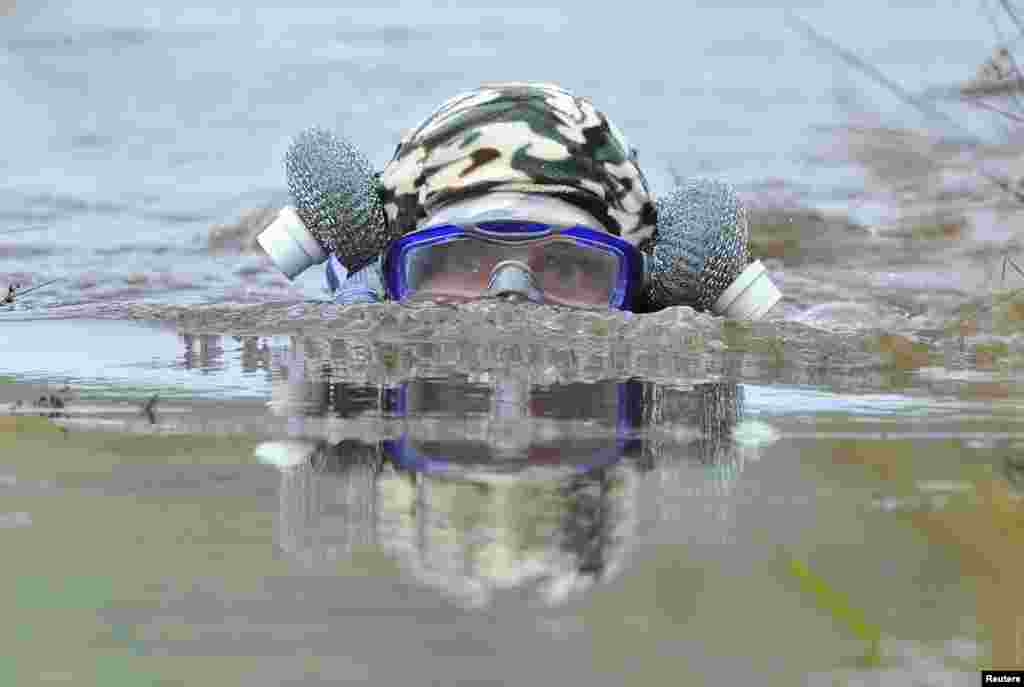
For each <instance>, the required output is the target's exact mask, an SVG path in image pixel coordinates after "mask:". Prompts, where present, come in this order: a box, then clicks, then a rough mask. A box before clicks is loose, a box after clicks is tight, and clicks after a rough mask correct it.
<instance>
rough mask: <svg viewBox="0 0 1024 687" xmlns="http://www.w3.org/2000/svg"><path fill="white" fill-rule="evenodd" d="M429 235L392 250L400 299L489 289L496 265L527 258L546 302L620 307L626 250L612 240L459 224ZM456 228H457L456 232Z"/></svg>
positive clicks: (473, 294)
mask: <svg viewBox="0 0 1024 687" xmlns="http://www.w3.org/2000/svg"><path fill="white" fill-rule="evenodd" d="M452 229H453V231H452V233H451V234H450V235H439V236H435V237H433V238H428V237H425V239H426V240H422V242H420V243H414V244H413V245H407V246H405V247H404V248H398V250H397V251H396V252H394V253H393V255H394V256H395V257H394V258H393V259H394V261H395V262H396V263H397V266H398V273H395V274H394V278H395V279H396V280H397V281H396V282H395V284H394V285H393V287H392V288H393V291H394V292H396V293H401V294H402V295H401V298H402V299H409V298H411V299H438V300H459V301H462V300H471V299H476V298H480V297H483V296H486V295H487V292H488V288H489V285H490V282H491V279H492V277H493V276H494V270H495V268H496V267H497V266H498V265H499V264H500V263H502V262H506V261H515V262H519V263H523V264H524V265H525V266H526V267H528V268H529V270H530V272H531V273H532V282H533V283H534V284H535V286H536V288H537V289H538V291H539V293H540V294H541V296H542V298H543V300H544V301H546V302H550V303H555V304H559V305H566V306H570V307H578V308H606V307H608V306H610V305H611V306H613V307H622V306H623V304H621V303H618V302H613V300H614V299H613V294H617V293H619V289H618V287H619V281H620V278H621V276H622V270H624V269H627V268H626V264H628V263H626V256H625V255H622V254H620V252H621V250H620V249H617V248H616V247H614V246H610V245H604V244H602V243H601V242H599V241H589V240H584V239H582V238H578V237H574V236H567V235H560V234H555V235H548V236H544V237H542V238H537V239H532V240H511V239H510V240H503V239H495V238H494V237H492V236H481V235H479V234H476V233H473V232H469V231H465V230H461V231H460V230H458V229H455V228H454V227H453V228H452ZM456 232H458V233H456Z"/></svg>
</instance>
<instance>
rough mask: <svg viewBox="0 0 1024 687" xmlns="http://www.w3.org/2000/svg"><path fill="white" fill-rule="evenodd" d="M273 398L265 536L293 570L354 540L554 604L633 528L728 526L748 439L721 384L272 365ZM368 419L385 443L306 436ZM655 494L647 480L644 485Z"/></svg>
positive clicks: (584, 582)
mask: <svg viewBox="0 0 1024 687" xmlns="http://www.w3.org/2000/svg"><path fill="white" fill-rule="evenodd" d="M282 362H283V364H284V365H285V366H286V367H287V368H288V374H287V378H286V379H284V380H282V381H280V382H279V383H278V385H277V386H276V387H275V400H274V404H275V407H276V408H277V410H278V411H279V412H287V413H289V414H291V413H295V412H296V411H298V412H299V413H301V415H296V416H294V418H293V419H294V422H291V423H290V425H289V427H290V433H291V434H292V436H291V437H290V438H288V439H284V440H279V441H274V442H267V443H264V444H262V445H261V446H260V447H259V448H258V450H257V454H258V456H259V458H260V459H261V460H262V461H263V462H268V463H273V464H275V465H277V466H278V467H279V468H281V488H280V513H279V522H278V527H277V543H278V546H279V547H280V548H281V549H282V550H283V551H284V552H285V553H286V554H287V555H289V556H290V557H292V558H293V559H295V560H297V561H300V562H302V563H303V564H304V565H307V566H316V565H319V564H323V563H330V562H333V561H337V560H339V559H341V558H344V557H345V556H347V555H349V554H350V553H351V552H352V551H353V550H354V549H357V548H359V547H363V546H376V547H380V548H381V549H382V550H384V551H387V552H388V553H389V554H390V555H392V556H394V557H395V558H396V559H397V560H398V561H399V562H400V563H401V564H402V566H403V568H404V569H405V570H406V571H407V572H408V573H410V574H411V575H412V576H414V577H415V578H416V579H417V580H418V581H419V582H421V583H424V584H427V585H430V586H433V587H435V588H437V589H438V590H440V591H442V592H443V593H444V594H446V595H448V596H450V597H452V598H454V599H456V600H458V601H460V602H462V603H464V604H467V605H471V606H480V605H483V604H487V603H489V602H490V601H491V600H492V599H493V598H494V596H495V595H496V594H498V593H500V592H502V591H503V590H505V591H513V590H514V591H517V592H518V593H520V594H525V595H526V596H527V597H528V598H531V599H538V600H540V601H541V602H542V603H544V604H557V603H561V602H563V601H565V600H567V599H569V598H572V597H573V596H576V595H578V594H579V593H580V592H583V591H585V590H586V589H588V588H590V587H591V586H592V585H593V583H595V582H598V581H606V580H608V579H610V578H612V577H614V576H615V575H616V574H617V573H618V572H619V571H620V570H621V569H622V568H623V566H624V565H625V564H626V562H627V559H628V555H629V551H630V550H631V546H632V544H633V543H634V542H635V540H636V539H637V538H638V537H641V536H642V535H643V531H644V528H645V526H649V525H651V524H653V521H656V520H659V519H671V520H672V521H674V522H677V523H679V525H680V526H681V527H685V528H687V535H689V536H688V538H689V539H690V540H691V541H694V542H699V541H706V542H709V543H714V544H721V543H722V542H723V541H726V540H727V539H728V537H729V527H730V513H731V509H730V498H729V497H730V494H731V492H732V488H733V485H735V483H736V481H737V480H738V479H739V477H740V473H741V472H742V469H743V464H744V461H745V460H749V459H750V458H752V457H754V456H756V450H757V449H756V448H752V447H750V446H747V445H741V444H740V443H739V442H736V441H734V439H733V431H734V429H735V427H736V424H737V422H738V421H739V420H740V419H741V417H742V413H743V402H742V388H741V387H740V386H738V385H736V384H732V383H715V384H700V385H697V386H695V387H693V388H689V389H680V388H669V387H663V386H659V385H656V384H653V383H650V382H639V381H635V380H628V381H611V380H608V381H600V382H594V383H590V384H582V383H576V384H563V385H548V386H544V385H536V384H531V383H530V382H529V381H528V380H525V379H523V378H521V377H516V376H514V375H504V376H495V377H492V378H490V379H487V380H479V379H478V380H476V381H475V382H474V383H470V382H469V381H466V380H457V379H451V378H449V379H445V380H440V379H415V380H410V381H405V382H401V383H399V384H396V385H392V386H386V387H384V386H382V387H379V388H372V387H365V386H364V387H359V386H355V385H351V384H346V383H342V382H332V381H331V371H330V369H318V370H316V371H314V372H315V374H314V373H311V371H310V370H307V369H305V358H304V357H303V355H302V354H301V351H300V349H298V348H293V349H292V351H290V354H289V356H288V358H287V359H286V360H284V361H282ZM364 414H376V415H377V416H379V417H383V418H387V419H388V420H389V421H391V422H392V425H393V426H394V427H396V428H397V429H396V430H395V431H394V432H391V433H390V434H389V435H388V436H387V437H385V438H381V439H379V440H376V441H374V440H368V439H367V437H365V436H361V437H344V436H343V437H340V440H339V439H338V438H337V437H332V440H331V441H327V440H324V439H322V438H320V439H315V440H314V439H311V438H309V435H305V436H304V433H303V422H304V421H303V419H302V418H303V417H306V418H309V417H316V416H321V417H323V416H332V417H338V416H340V417H354V416H358V415H364ZM652 490H653V491H652Z"/></svg>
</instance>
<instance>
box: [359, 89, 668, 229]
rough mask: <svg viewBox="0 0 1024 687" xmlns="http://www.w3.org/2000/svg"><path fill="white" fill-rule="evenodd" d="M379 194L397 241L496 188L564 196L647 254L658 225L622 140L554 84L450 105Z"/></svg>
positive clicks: (417, 134) (382, 182)
mask: <svg viewBox="0 0 1024 687" xmlns="http://www.w3.org/2000/svg"><path fill="white" fill-rule="evenodd" d="M378 190H379V192H380V195H381V199H382V201H383V202H384V211H385V215H386V217H387V222H388V224H389V225H390V231H389V233H391V234H392V235H401V234H406V233H408V232H410V231H414V230H415V229H416V227H417V224H418V223H419V222H420V221H421V220H423V219H425V218H426V217H427V216H428V215H429V214H430V213H431V212H433V211H434V210H435V209H436V208H438V207H440V206H441V205H446V204H448V203H451V202H454V201H458V200H464V199H466V198H470V197H474V196H478V195H481V194H484V193H488V192H492V191H517V192H523V193H542V194H548V195H552V196H555V197H558V198H560V199H562V200H565V201H568V202H570V203H573V204H574V205H577V206H579V207H581V208H582V209H583V210H585V211H587V212H589V213H590V214H591V215H592V216H594V217H595V218H596V219H597V220H598V221H600V222H601V223H602V224H603V225H604V226H605V227H606V228H607V229H608V230H609V231H610V232H611V233H613V234H616V235H618V236H619V237H621V238H622V239H624V240H625V241H628V242H629V243H631V244H632V245H634V246H637V247H640V248H642V249H648V248H649V247H650V243H651V241H652V239H653V236H654V229H655V224H656V222H657V211H656V209H655V205H654V201H653V198H652V197H651V194H650V191H649V189H648V186H647V181H646V179H645V178H644V175H643V172H641V171H640V168H639V166H638V165H637V161H636V151H634V150H633V149H632V148H630V146H629V144H628V142H627V141H626V139H625V137H624V136H623V135H622V133H621V132H619V130H618V129H617V128H616V127H615V125H614V124H612V123H611V121H610V120H609V119H608V118H607V117H606V116H605V115H604V114H603V113H602V112H600V111H599V110H597V108H595V107H594V106H593V104H592V103H591V102H590V101H589V100H588V99H586V98H582V97H578V96H575V95H573V94H571V93H569V92H568V91H566V90H564V89H562V88H560V87H558V86H555V85H553V84H546V83H532V82H503V83H495V84H489V85H484V86H483V87H481V88H479V89H477V90H474V91H470V92H467V93H462V94H460V95H457V96H455V97H454V98H451V99H449V100H448V101H446V102H445V103H444V104H443V105H442V106H441V107H440V108H438V109H437V110H436V111H435V112H434V113H433V114H431V115H430V116H429V117H428V118H427V119H426V120H425V121H424V122H423V123H422V124H420V125H419V126H417V127H415V128H414V129H411V130H410V131H409V133H408V134H407V135H406V136H404V137H403V138H402V141H401V142H400V143H399V144H398V149H397V150H396V151H395V156H394V158H393V159H392V160H391V162H389V163H388V165H387V167H385V169H384V171H383V172H381V174H380V177H379V179H378Z"/></svg>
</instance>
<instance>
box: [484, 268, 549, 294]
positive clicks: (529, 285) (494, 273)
mask: <svg viewBox="0 0 1024 687" xmlns="http://www.w3.org/2000/svg"><path fill="white" fill-rule="evenodd" d="M486 295H488V296H498V297H502V298H508V299H510V300H518V299H521V298H524V299H526V300H529V301H533V302H534V303H541V302H543V301H544V294H543V293H541V291H540V289H538V288H537V284H536V282H535V281H534V278H533V272H531V271H530V268H529V267H527V266H526V265H525V264H524V263H522V262H519V261H518V260H505V261H502V262H499V263H498V264H497V265H495V266H494V269H493V270H491V278H490V280H489V281H488V283H487V292H486Z"/></svg>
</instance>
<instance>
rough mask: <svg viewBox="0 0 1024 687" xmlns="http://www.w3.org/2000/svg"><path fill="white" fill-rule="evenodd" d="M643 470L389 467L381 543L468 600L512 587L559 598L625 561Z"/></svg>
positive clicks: (382, 485)
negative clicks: (456, 474) (468, 473)
mask: <svg viewBox="0 0 1024 687" xmlns="http://www.w3.org/2000/svg"><path fill="white" fill-rule="evenodd" d="M637 478H638V475H637V474H636V473H635V471H634V470H633V469H631V468H630V467H628V466H625V465H618V466H612V467H609V468H603V469H600V470H594V471H591V472H589V473H582V474H577V475H570V476H566V475H565V474H556V473H550V474H547V475H544V474H539V473H537V472H536V471H526V472H523V473H519V474H506V475H500V474H485V473H482V472H479V473H477V474H476V476H475V478H474V479H473V480H468V479H461V478H457V479H451V478H448V477H442V476H438V475H431V474H424V473H412V472H407V471H404V470H400V469H396V468H393V467H391V468H385V469H384V470H383V471H382V472H381V475H380V479H379V480H378V483H377V488H378V492H377V493H378V511H377V518H378V520H377V523H378V524H377V535H378V543H379V544H380V545H381V546H383V547H384V548H385V549H386V550H388V551H390V552H391V553H393V554H394V555H396V556H397V558H398V560H399V561H400V562H401V563H402V565H403V566H404V567H405V568H406V569H407V570H409V572H411V573H412V574H413V575H415V576H416V578H417V579H419V580H420V581H421V582H424V583H426V584H429V585H431V586H434V587H437V588H439V589H441V590H442V591H444V592H446V593H448V594H451V595H452V596H454V597H455V598H456V599H459V600H460V601H462V602H464V603H468V604H470V605H474V606H478V605H482V604H485V603H487V602H489V601H490V600H491V598H492V597H493V595H494V594H495V593H496V592H499V591H501V590H507V589H531V590H533V591H534V592H535V593H536V594H537V595H538V597H539V598H540V599H541V600H542V601H544V602H545V603H549V604H552V603H560V602H562V601H565V600H566V599H567V598H568V597H569V596H570V595H572V594H573V593H574V592H577V591H582V590H584V589H586V588H587V587H588V586H589V585H590V584H591V583H592V582H593V581H595V580H598V579H607V578H608V577H610V576H612V575H614V574H615V573H616V572H617V571H618V570H619V568H620V567H621V564H622V561H623V559H624V558H625V556H626V553H627V550H628V545H629V543H630V540H631V538H632V536H633V534H632V532H633V529H634V527H635V520H636V518H635V516H634V515H633V513H634V511H635V503H634V502H635V497H634V493H635V490H636V485H637Z"/></svg>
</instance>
